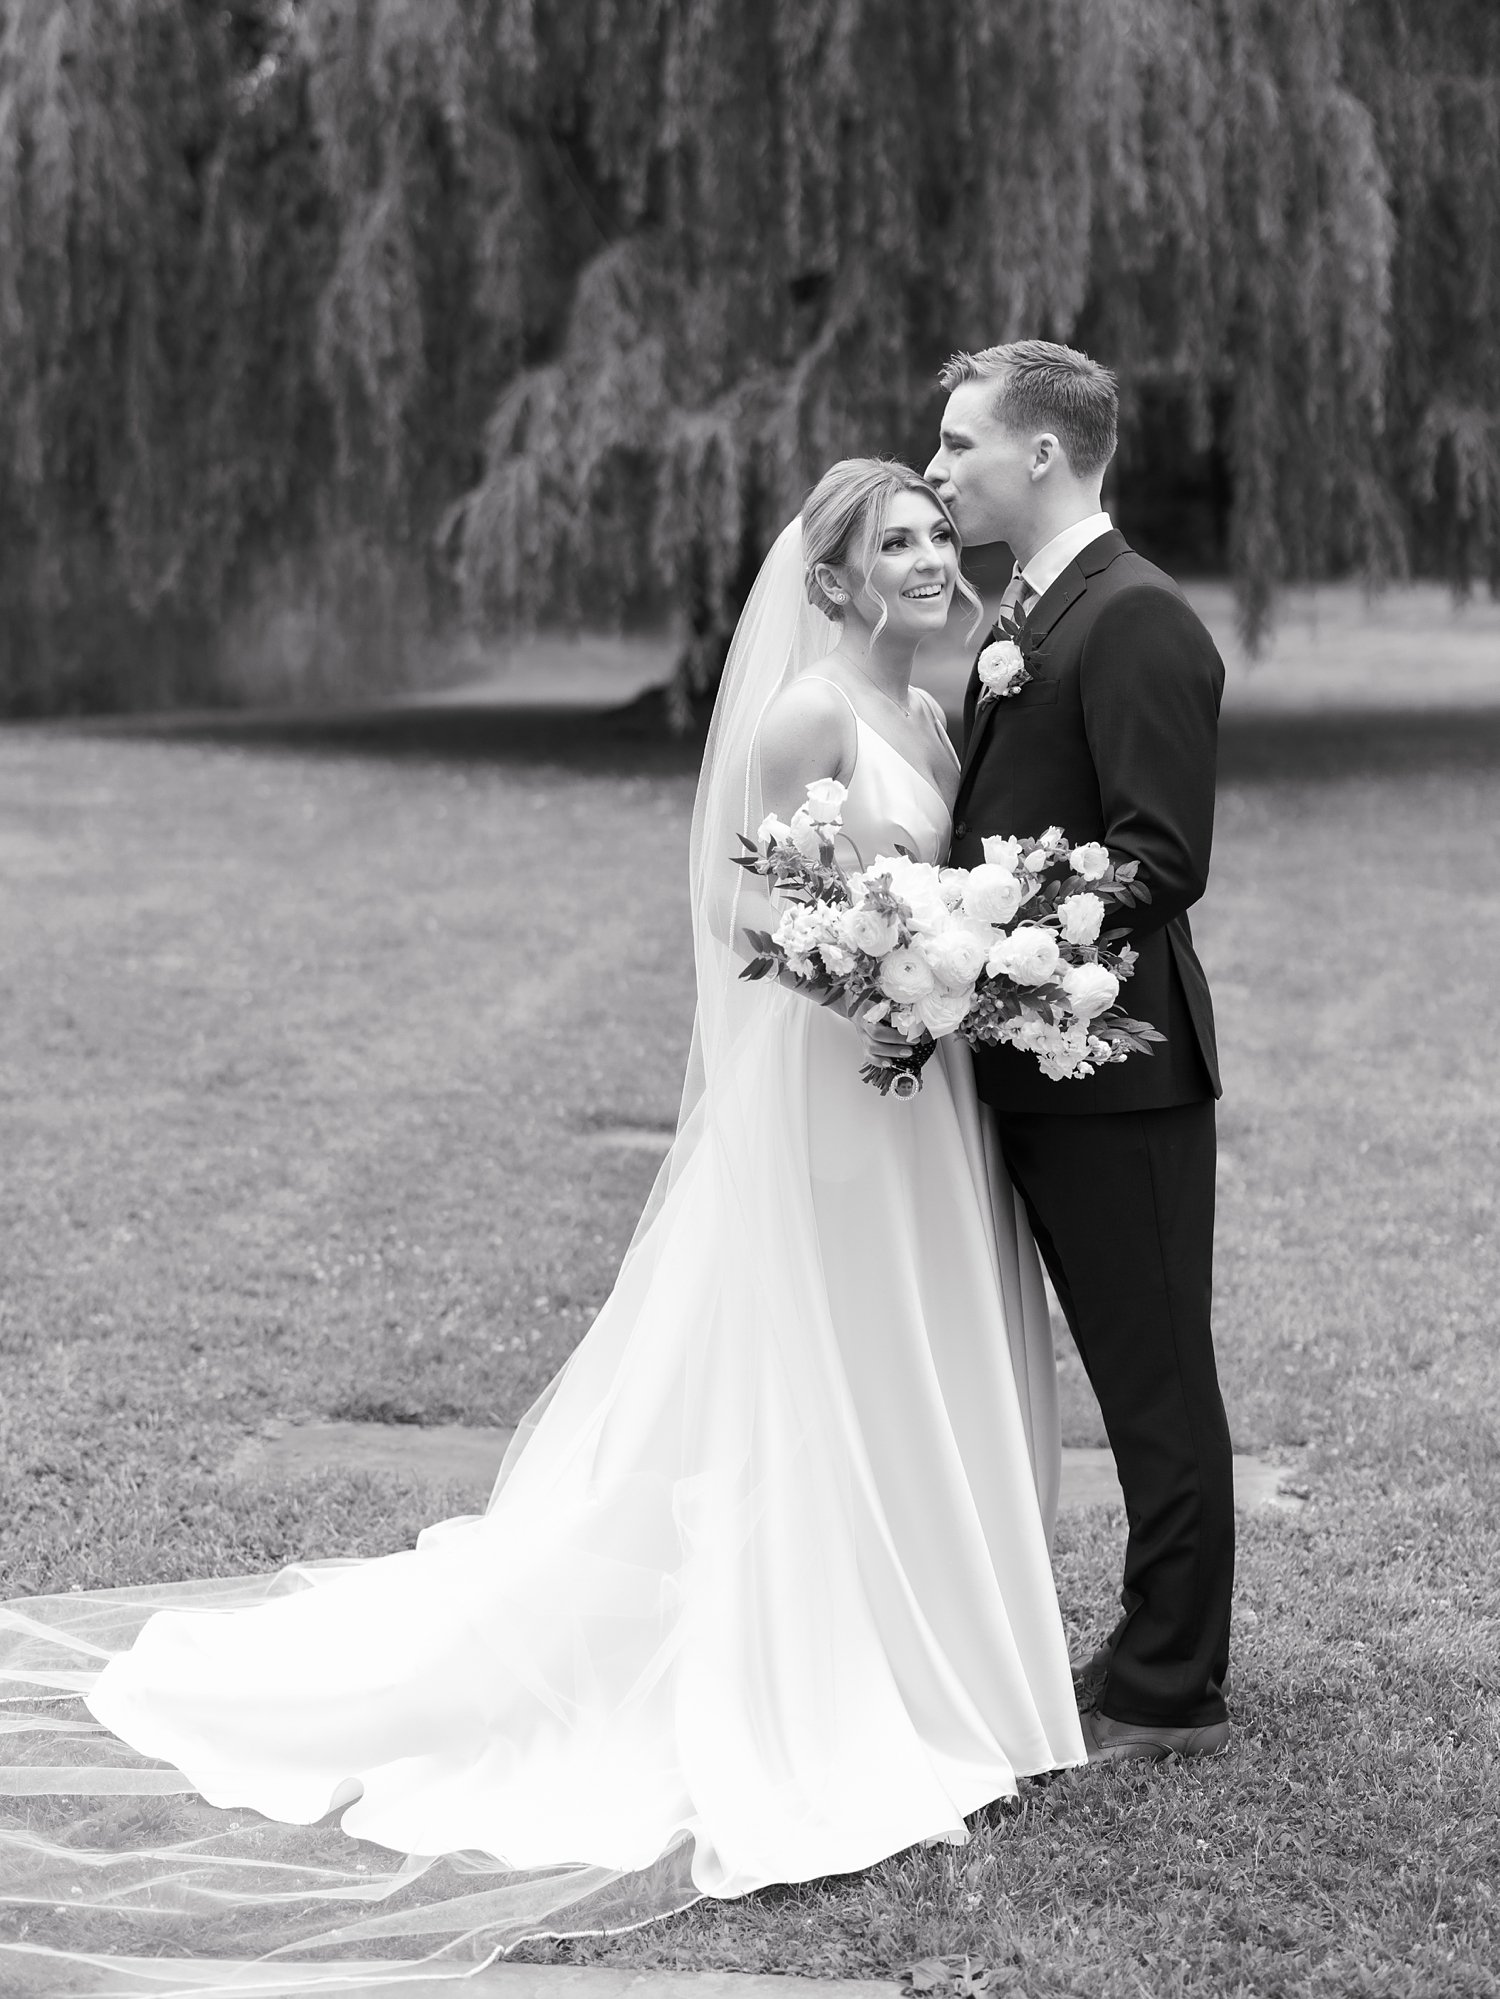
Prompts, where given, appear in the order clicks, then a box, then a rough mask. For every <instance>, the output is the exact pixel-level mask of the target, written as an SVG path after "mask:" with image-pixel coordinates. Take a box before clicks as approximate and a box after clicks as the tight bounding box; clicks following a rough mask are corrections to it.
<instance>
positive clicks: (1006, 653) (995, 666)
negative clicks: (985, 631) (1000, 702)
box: [978, 639, 1026, 694]
mask: <svg viewBox="0 0 1500 1999" xmlns="http://www.w3.org/2000/svg"><path fill="white" fill-rule="evenodd" d="M978 666H979V678H980V681H981V682H982V684H983V685H984V686H985V687H986V688H987V689H988V690H989V692H990V693H991V694H1009V693H1010V691H1011V689H1012V688H1013V687H1015V686H1016V685H1017V684H1018V683H1019V681H1020V680H1021V677H1022V676H1023V674H1024V673H1025V671H1026V661H1025V660H1024V659H1023V658H1022V656H1021V648H1020V647H1019V646H1018V645H1017V644H1016V642H1015V640H1014V639H991V640H990V642H989V644H988V645H987V646H986V647H985V648H984V650H983V651H982V652H981V653H980V655H979V660H978Z"/></svg>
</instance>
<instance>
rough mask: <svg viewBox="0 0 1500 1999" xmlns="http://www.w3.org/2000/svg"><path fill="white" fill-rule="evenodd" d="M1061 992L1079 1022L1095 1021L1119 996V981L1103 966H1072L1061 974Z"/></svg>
mask: <svg viewBox="0 0 1500 1999" xmlns="http://www.w3.org/2000/svg"><path fill="white" fill-rule="evenodd" d="M1063 991H1064V992H1065V993H1066V994H1067V995H1068V1003H1069V1005H1070V1006H1071V1007H1072V1009H1073V1012H1074V1014H1075V1015H1076V1016H1077V1018H1078V1019H1079V1020H1081V1021H1082V1020H1096V1019H1097V1018H1098V1016H1099V1015H1100V1014H1101V1013H1107V1012H1108V1011H1109V1009H1110V1008H1111V1007H1112V1006H1113V1005H1114V1003H1115V1001H1116V1000H1117V999H1118V998H1119V996H1120V981H1119V980H1118V979H1117V978H1116V977H1115V975H1114V973H1113V972H1110V971H1106V969H1105V968H1104V966H1103V965H1074V966H1073V968H1072V969H1071V971H1068V972H1065V973H1064V974H1063Z"/></svg>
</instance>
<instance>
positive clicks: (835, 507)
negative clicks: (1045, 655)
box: [802, 458, 984, 637]
mask: <svg viewBox="0 0 1500 1999" xmlns="http://www.w3.org/2000/svg"><path fill="white" fill-rule="evenodd" d="M897 493H920V494H921V495H922V497H923V498H924V499H927V500H931V502H932V504H933V505H934V506H935V507H936V508H937V510H938V512H939V513H940V514H941V515H942V517H943V519H944V520H945V521H946V522H947V523H948V526H949V527H950V528H951V529H952V531H953V540H954V544H955V546H957V547H959V548H961V547H962V546H963V539H962V537H961V535H960V534H959V532H958V528H957V526H956V525H955V524H954V520H953V516H952V514H950V513H949V511H948V508H947V506H946V504H945V503H944V501H943V500H942V499H941V497H940V496H939V495H938V494H937V493H935V492H934V491H933V490H932V488H931V486H929V485H928V483H927V481H926V480H925V479H924V478H923V477H922V475H921V473H920V472H917V471H914V470H913V469H912V467H911V466H910V465H903V464H902V463H901V461H900V460H899V459H897V458H840V459H839V460H838V462H837V463H836V464H833V465H830V466H829V468H828V470H827V471H826V472H825V473H824V474H823V476H822V478H821V479H820V480H819V481H818V483H817V485H816V486H814V487H813V489H812V491H811V492H810V493H809V494H808V496H807V498H806V499H805V500H804V501H803V502H802V567H803V574H804V577H805V579H806V584H807V600H808V602H809V603H810V604H811V605H812V606H813V607H814V609H815V610H819V611H821V612H822V613H823V616H824V617H825V618H831V619H832V620H833V622H834V623H835V624H838V623H841V622H842V620H843V615H844V614H843V610H842V609H841V607H840V606H839V605H837V604H835V603H834V601H833V599H832V598H831V597H830V596H829V595H828V592H827V591H826V590H825V589H824V588H823V586H822V584H821V583H820V582H819V581H818V575H817V571H818V565H819V564H820V563H827V564H829V565H830V566H834V567H837V566H841V565H843V564H845V563H848V564H850V565H852V567H853V568H854V569H856V570H857V571H858V572H859V573H860V574H862V575H868V574H869V572H870V568H871V565H872V564H873V563H874V560H875V557H876V554H877V553H878V551H879V548H880V540H881V536H882V535H883V534H884V533H885V521H886V515H887V513H888V512H889V511H890V504H891V501H892V500H893V499H894V498H895V496H896V495H897ZM956 588H957V591H958V594H959V596H961V597H962V598H963V600H964V602H965V603H966V604H968V605H969V606H970V607H971V608H972V610H973V612H974V620H973V623H972V624H971V626H970V628H969V629H970V636H971V637H972V635H973V633H974V632H975V631H977V630H978V628H979V626H980V624H981V623H982V622H983V619H984V605H983V604H982V603H981V602H980V600H979V598H978V596H977V595H976V594H975V591H974V586H973V585H972V584H971V583H970V582H969V581H968V580H967V579H966V577H965V576H964V574H963V571H962V570H960V571H959V575H958V583H957V585H956ZM876 595H877V597H879V592H878V591H877V593H876ZM879 602H880V619H879V622H878V623H877V624H876V626H875V630H874V633H873V634H872V637H878V636H879V634H880V631H881V629H882V627H883V626H884V624H885V621H886V618H887V617H888V616H889V614H890V613H889V606H888V605H887V604H886V602H885V599H884V598H883V597H879Z"/></svg>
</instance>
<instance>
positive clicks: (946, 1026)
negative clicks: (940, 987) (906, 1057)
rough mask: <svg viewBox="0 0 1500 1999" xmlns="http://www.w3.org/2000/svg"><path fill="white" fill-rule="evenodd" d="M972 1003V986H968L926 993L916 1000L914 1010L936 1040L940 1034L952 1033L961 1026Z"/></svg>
mask: <svg viewBox="0 0 1500 1999" xmlns="http://www.w3.org/2000/svg"><path fill="white" fill-rule="evenodd" d="M973 1004H974V988H973V987H972V986H969V987H968V988H966V989H965V990H964V991H963V992H935V993H928V994H927V995H926V996H925V997H924V998H922V999H919V1000H918V1001H917V1008H916V1010H917V1013H918V1015H919V1017H920V1019H921V1022H922V1025H923V1026H924V1027H925V1028H926V1029H927V1032H928V1033H929V1034H930V1035H931V1036H932V1038H933V1040H934V1041H936V1040H937V1038H938V1037H939V1036H940V1035H943V1034H952V1033H953V1032H954V1030H955V1029H956V1028H959V1027H961V1026H962V1025H963V1023H964V1021H965V1020H966V1019H967V1017H968V1012H969V1008H970V1007H971V1006H972V1005H973Z"/></svg>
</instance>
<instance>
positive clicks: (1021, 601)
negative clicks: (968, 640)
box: [979, 562, 1037, 708]
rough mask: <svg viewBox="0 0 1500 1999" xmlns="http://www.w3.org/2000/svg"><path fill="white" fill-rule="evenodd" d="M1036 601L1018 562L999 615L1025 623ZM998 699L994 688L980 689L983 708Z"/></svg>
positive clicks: (1007, 585)
mask: <svg viewBox="0 0 1500 1999" xmlns="http://www.w3.org/2000/svg"><path fill="white" fill-rule="evenodd" d="M1036 602H1037V593H1036V591H1035V590H1033V589H1032V587H1031V585H1030V584H1029V583H1028V582H1027V581H1026V578H1025V577H1024V576H1023V575H1022V574H1021V565H1020V563H1019V562H1018V563H1017V564H1016V566H1015V568H1014V569H1013V570H1012V571H1011V572H1010V581H1009V583H1007V584H1006V586H1005V590H1004V592H1003V594H1002V596H1001V598H1000V607H999V613H998V616H999V617H1000V618H1009V619H1010V620H1011V621H1012V622H1013V623H1016V622H1022V623H1024V621H1025V620H1026V619H1027V618H1029V617H1030V616H1031V613H1032V611H1033V609H1034V608H1035V605H1036ZM998 699H999V696H998V695H997V694H996V693H995V691H994V689H993V688H989V687H986V688H982V689H981V690H980V695H979V705H980V707H981V708H982V707H983V706H984V704H985V703H986V702H987V701H995V700H998Z"/></svg>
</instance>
